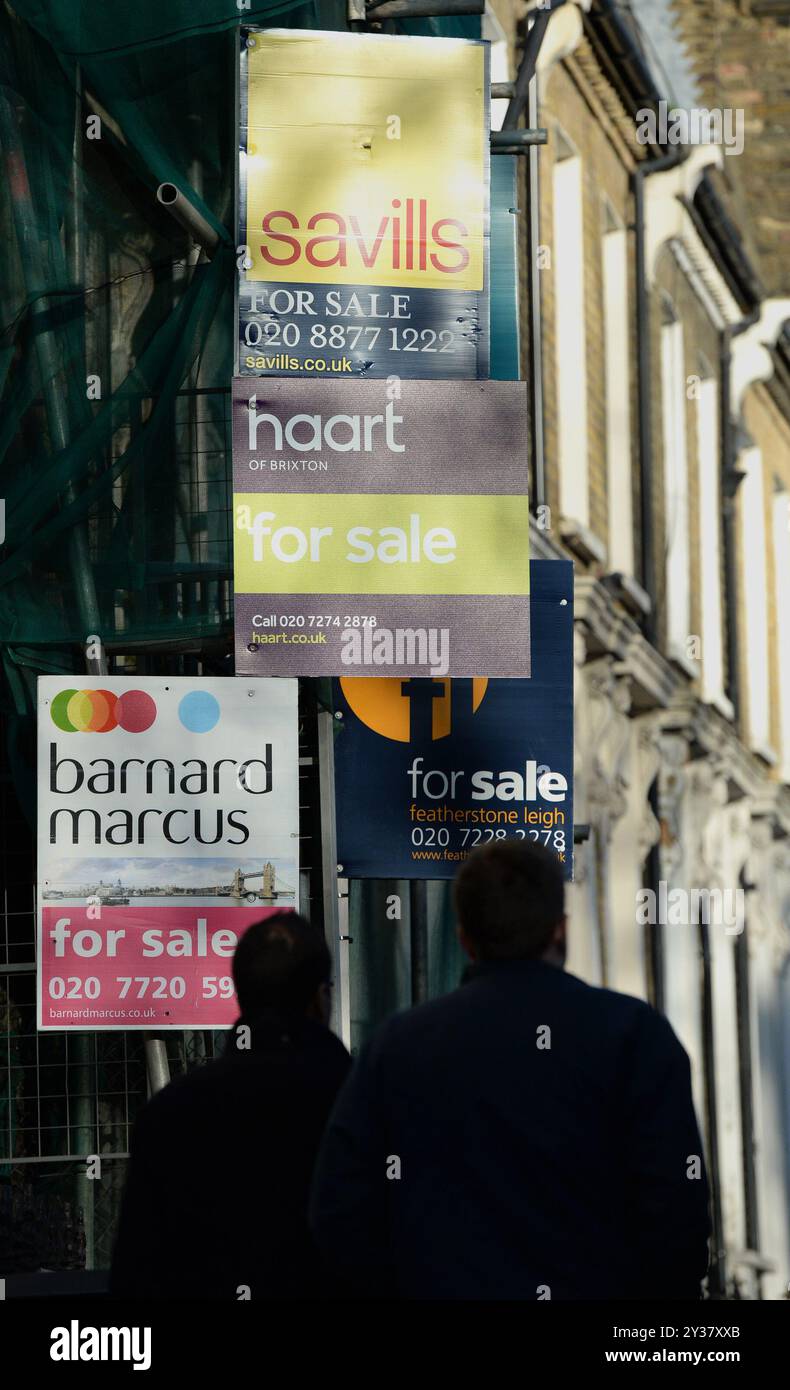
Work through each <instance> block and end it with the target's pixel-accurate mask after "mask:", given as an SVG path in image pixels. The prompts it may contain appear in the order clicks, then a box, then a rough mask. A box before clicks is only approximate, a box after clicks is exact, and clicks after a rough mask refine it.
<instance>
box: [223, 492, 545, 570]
mask: <svg viewBox="0 0 790 1390" xmlns="http://www.w3.org/2000/svg"><path fill="white" fill-rule="evenodd" d="M234 504H235V537H236V542H235V547H234V553H235V587H236V592H237V593H242V594H265V593H270V594H528V593H529V546H528V541H527V537H528V535H529V504H528V501H527V498H526V497H499V496H472V497H468V496H464V497H457V496H452V497H443V496H437V495H430V496H415V495H410V494H402V495H398V496H394V495H391V494H390V495H387V494H378V493H377V494H374V495H372V494H369V493H351V494H343V495H337V494H335V493H281V492H278V493H260V492H249V493H237V494H236V496H235V498H234Z"/></svg>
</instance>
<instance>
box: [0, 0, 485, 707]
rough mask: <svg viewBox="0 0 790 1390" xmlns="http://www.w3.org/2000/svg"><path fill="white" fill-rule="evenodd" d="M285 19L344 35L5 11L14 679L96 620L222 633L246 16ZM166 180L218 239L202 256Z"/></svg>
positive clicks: (182, 5)
mask: <svg viewBox="0 0 790 1390" xmlns="http://www.w3.org/2000/svg"><path fill="white" fill-rule="evenodd" d="M272 22H273V23H277V24H287V25H288V26H291V27H309V28H326V29H331V28H341V29H342V28H345V27H346V20H345V4H344V3H343V0H323V2H322V3H319V2H318V0H311V2H310V3H307V4H305V3H294V2H293V0H268V2H267V3H265V4H257V3H255V0H250V5H249V8H245V6H244V4H243V3H237V0H168V3H167V4H163V3H161V0H156V3H155V0H131V2H130V3H117V2H116V3H114V4H112V5H101V4H91V5H78V4H75V3H74V0H15V4H14V6H13V8H12V7H11V6H10V5H7V6H6V7H5V8H4V9H3V10H0V153H1V156H2V165H3V171H2V172H3V178H2V180H1V181H0V182H1V185H2V186H0V236H2V245H3V256H2V260H1V261H0V404H1V406H2V409H1V410H0V496H2V497H4V498H5V503H6V539H5V544H4V545H3V546H2V547H1V548H0V650H2V654H3V660H4V665H5V667H6V669H7V670H8V669H10V667H11V666H13V665H14V664H22V665H24V666H25V668H26V669H39V670H40V669H44V667H45V666H46V664H47V661H50V660H52V661H54V664H55V665H60V666H61V668H63V667H68V666H69V665H70V664H71V663H72V661H74V660H76V661H77V663H78V667H77V669H79V652H78V650H76V651H75V652H74V653H72V655H71V656H70V655H69V654H68V648H69V647H70V646H72V647H75V644H78V643H79V644H81V643H82V642H83V641H84V639H85V637H86V636H87V635H88V633H89V632H97V633H98V634H99V635H100V636H101V637H102V639H103V640H104V642H105V644H106V645H107V646H108V647H109V648H110V650H112V649H113V648H114V649H115V650H116V651H121V650H123V651H127V652H128V651H130V650H133V649H134V648H135V646H136V647H137V648H138V649H139V648H140V647H141V646H142V645H146V644H147V645H148V646H150V644H151V643H157V642H159V643H168V642H169V643H170V645H171V648H172V647H173V646H174V645H175V644H177V643H178V642H179V641H182V640H192V641H193V642H194V641H197V642H201V641H203V640H206V641H208V640H209V639H213V640H215V641H217V640H220V639H221V638H222V637H223V636H224V637H226V638H227V636H228V635H229V632H230V612H231V607H230V602H231V593H230V583H231V547H230V532H229V489H228V442H229V432H228V400H229V398H228V388H229V384H230V377H231V372H232V351H233V346H232V345H233V342H234V333H233V322H232V315H233V288H234V280H235V274H236V268H235V252H234V242H235V237H234V225H233V224H234V181H235V180H234V173H235V165H236V149H235V139H236V135H235V130H236V111H235V97H234V92H235V81H236V76H235V75H236V66H237V54H238V43H239V33H238V29H239V24H240V23H263V24H266V23H272ZM386 27H387V28H396V27H397V26H394V25H388V26H386ZM400 27H401V29H409V30H410V31H411V32H422V33H425V32H428V33H437V34H438V33H440V32H444V33H447V34H450V33H453V34H466V35H474V34H476V33H477V32H479V21H478V20H476V19H474V18H472V19H463V18H462V19H456V20H449V21H439V20H425V21H421V22H419V23H414V24H412V25H410V26H407V25H403V26H400ZM164 183H172V184H175V185H176V187H177V188H178V189H179V190H180V191H181V193H182V194H183V195H184V197H185V198H186V199H187V200H188V201H189V202H190V203H191V204H192V205H193V206H194V207H195V208H196V209H197V210H198V211H199V212H200V213H201V215H202V217H203V218H204V219H205V222H206V223H207V224H208V226H209V227H210V228H211V229H213V232H214V233H215V235H216V238H217V241H216V246H215V248H213V249H212V250H211V251H210V252H209V253H208V254H206V253H205V252H201V251H200V249H199V248H198V247H196V246H195V245H194V243H193V242H192V241H191V240H190V238H189V236H188V234H187V233H186V232H185V231H184V230H183V229H182V228H181V226H180V225H179V224H178V223H177V222H176V221H174V219H173V218H172V216H171V215H170V214H169V213H168V211H167V210H166V208H165V207H164V206H163V205H162V203H161V202H160V201H159V200H158V198H157V190H159V189H160V188H161V185H162V184H164ZM23 653H24V654H23ZM20 688H21V687H20V686H19V683H18V682H17V683H16V686H15V690H16V692H17V697H18V696H19V690H20ZM17 707H19V705H18V703H17Z"/></svg>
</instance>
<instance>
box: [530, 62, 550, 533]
mask: <svg viewBox="0 0 790 1390" xmlns="http://www.w3.org/2000/svg"><path fill="white" fill-rule="evenodd" d="M528 95H529V106H528V110H527V119H528V121H529V124H530V126H535V125H536V123H537V120H538V79H537V78H536V77H533V78H532V81H531V82H530V84H529V94H528ZM527 199H528V205H529V224H528V228H527V233H528V242H527V295H528V298H529V359H530V360H529V405H530V412H529V413H530V425H531V433H532V489H533V495H534V506H535V508H537V507H542V506H544V504H545V502H546V452H545V443H544V420H543V317H542V310H541V302H540V295H541V284H540V270H539V269H538V248H539V246H540V156H539V152H538V149H537V147H536V146H534V145H533V146H530V149H529V151H528V154H527Z"/></svg>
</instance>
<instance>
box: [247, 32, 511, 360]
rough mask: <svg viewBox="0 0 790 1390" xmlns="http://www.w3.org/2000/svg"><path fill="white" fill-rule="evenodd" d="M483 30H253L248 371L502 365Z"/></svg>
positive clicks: (249, 42)
mask: <svg viewBox="0 0 790 1390" xmlns="http://www.w3.org/2000/svg"><path fill="white" fill-rule="evenodd" d="M488 92H489V79H488V46H487V44H484V43H480V42H478V41H473V40H468V39H436V38H421V37H415V36H414V35H409V36H408V37H407V36H404V35H390V34H345V33H321V32H316V31H310V30H282V29H263V30H262V29H244V30H242V36H241V71H240V97H241V110H240V130H239V137H240V138H239V257H238V263H239V270H240V280H239V371H240V373H242V374H243V375H246V374H247V373H250V374H252V375H260V376H269V375H273V376H318V377H321V376H330V377H335V378H340V379H342V378H343V377H347V378H348V377H354V376H356V377H368V378H369V377H381V376H384V377H386V376H391V375H399V376H409V377H442V378H445V379H447V378H455V379H459V378H464V377H467V378H468V377H472V378H474V377H485V376H487V375H488V361H489V350H488V332H489V325H488V305H489V285H488V276H489V268H488V261H489V207H488V200H489V194H488V181H489V149H488V142H489V111H488V108H489V102H488Z"/></svg>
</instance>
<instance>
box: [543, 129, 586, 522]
mask: <svg viewBox="0 0 790 1390" xmlns="http://www.w3.org/2000/svg"><path fill="white" fill-rule="evenodd" d="M555 149H556V163H555V165H554V171H553V185H554V250H553V260H552V269H553V272H554V274H553V280H554V313H555V345H556V380H557V436H558V455H559V473H560V511H561V512H562V514H563V516H565V517H569V518H571V519H572V520H574V521H576V522H580V523H581V525H582V526H585V527H586V526H588V525H589V519H590V502H589V487H588V458H587V352H586V343H585V329H584V305H585V298H584V211H583V181H582V162H581V159H580V157H579V155H578V154H577V153H576V151H575V150H574V148H573V146H572V145H571V144H570V142H569V141H568V140H567V139H566V138H565V137H564V136H563V135H562V134H561V133H559V132H558V134H557V138H556V142H555Z"/></svg>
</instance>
